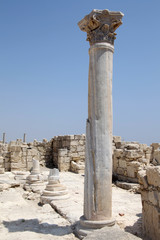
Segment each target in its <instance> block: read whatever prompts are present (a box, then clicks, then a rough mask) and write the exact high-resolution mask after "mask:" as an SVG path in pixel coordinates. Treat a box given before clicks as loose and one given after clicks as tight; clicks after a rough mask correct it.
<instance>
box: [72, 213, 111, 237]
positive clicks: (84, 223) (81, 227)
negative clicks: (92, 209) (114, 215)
mask: <svg viewBox="0 0 160 240" xmlns="http://www.w3.org/2000/svg"><path fill="white" fill-rule="evenodd" d="M113 225H115V219H110V220H101V221H91V220H86V219H85V218H84V216H82V217H80V221H79V222H78V223H77V226H76V229H75V234H76V235H77V236H78V237H79V238H80V239H83V238H84V237H85V236H87V234H88V233H90V232H92V231H94V230H96V229H100V228H103V227H107V226H108V227H111V226H113Z"/></svg>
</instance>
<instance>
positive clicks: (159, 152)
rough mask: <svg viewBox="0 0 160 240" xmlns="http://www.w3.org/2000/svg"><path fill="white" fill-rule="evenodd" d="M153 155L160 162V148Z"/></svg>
mask: <svg viewBox="0 0 160 240" xmlns="http://www.w3.org/2000/svg"><path fill="white" fill-rule="evenodd" d="M153 157H154V158H155V159H156V160H157V162H158V164H160V150H159V149H158V150H155V151H154V154H153Z"/></svg>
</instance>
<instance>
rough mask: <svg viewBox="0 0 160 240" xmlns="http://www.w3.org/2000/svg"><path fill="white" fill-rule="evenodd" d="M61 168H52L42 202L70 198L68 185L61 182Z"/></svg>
mask: <svg viewBox="0 0 160 240" xmlns="http://www.w3.org/2000/svg"><path fill="white" fill-rule="evenodd" d="M59 178H60V177H59V170H58V169H56V168H54V169H50V174H49V176H48V184H47V186H46V188H45V190H44V191H43V193H42V195H41V202H42V203H49V202H51V201H54V200H63V199H67V198H69V195H68V191H67V189H66V187H65V186H64V185H63V184H61V183H60V179H59Z"/></svg>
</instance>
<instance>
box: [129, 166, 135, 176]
mask: <svg viewBox="0 0 160 240" xmlns="http://www.w3.org/2000/svg"><path fill="white" fill-rule="evenodd" d="M127 175H128V177H131V178H135V169H134V167H132V166H127Z"/></svg>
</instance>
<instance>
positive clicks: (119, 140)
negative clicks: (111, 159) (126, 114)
mask: <svg viewBox="0 0 160 240" xmlns="http://www.w3.org/2000/svg"><path fill="white" fill-rule="evenodd" d="M113 142H114V143H117V142H121V137H120V136H113Z"/></svg>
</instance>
